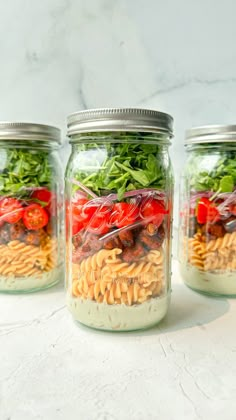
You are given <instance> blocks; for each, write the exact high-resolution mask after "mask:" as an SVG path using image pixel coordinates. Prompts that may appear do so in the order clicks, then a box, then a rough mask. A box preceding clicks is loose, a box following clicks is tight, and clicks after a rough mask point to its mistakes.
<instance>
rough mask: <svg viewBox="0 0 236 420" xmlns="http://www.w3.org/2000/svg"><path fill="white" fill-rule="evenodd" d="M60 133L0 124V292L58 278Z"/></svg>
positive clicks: (28, 288) (26, 289) (45, 283)
mask: <svg viewBox="0 0 236 420" xmlns="http://www.w3.org/2000/svg"><path fill="white" fill-rule="evenodd" d="M59 144H60V130H59V129H57V128H55V127H51V126H47V125H41V124H27V123H0V292H8V293H15V292H33V291H37V290H41V289H45V288H47V287H50V286H52V285H54V284H56V283H57V282H58V281H59V280H60V278H61V276H62V274H63V266H62V260H63V259H62V240H61V229H62V220H63V196H62V193H63V177H62V169H61V165H60V161H59V158H58V148H59Z"/></svg>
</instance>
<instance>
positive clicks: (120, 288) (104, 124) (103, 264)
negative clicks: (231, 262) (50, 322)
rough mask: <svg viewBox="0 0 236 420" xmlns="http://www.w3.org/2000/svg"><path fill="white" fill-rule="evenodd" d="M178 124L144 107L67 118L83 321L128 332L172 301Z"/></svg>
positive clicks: (77, 303) (74, 279) (70, 293)
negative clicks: (173, 141)
mask: <svg viewBox="0 0 236 420" xmlns="http://www.w3.org/2000/svg"><path fill="white" fill-rule="evenodd" d="M172 124H173V120H172V117H171V116H170V115H167V114H164V113H161V112H157V111H150V110H144V109H96V110H87V111H82V112H77V113H75V114H72V115H70V116H69V117H68V136H69V139H70V143H71V145H72V153H71V156H70V159H69V162H68V165H67V169H66V225H67V235H66V237H67V240H66V242H67V253H66V254H67V265H66V267H67V268H66V284H67V305H68V308H69V310H70V312H71V313H72V316H73V318H74V319H75V320H76V321H79V322H81V323H82V324H85V325H87V326H90V327H94V328H98V329H103V330H113V331H126V330H135V329H143V328H147V327H150V326H152V325H154V324H156V323H158V322H159V321H160V320H161V319H162V318H163V317H164V316H165V314H166V312H167V309H168V305H169V301H170V277H171V271H170V259H171V225H172V202H173V201H172V200H173V194H172V193H173V174H172V167H171V163H170V158H169V154H168V148H169V145H170V138H171V137H172Z"/></svg>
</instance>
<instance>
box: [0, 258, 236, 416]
mask: <svg viewBox="0 0 236 420" xmlns="http://www.w3.org/2000/svg"><path fill="white" fill-rule="evenodd" d="M173 273H174V274H173V287H172V290H173V291H172V302H171V307H170V310H169V313H168V315H167V317H166V318H165V320H164V321H163V322H162V323H160V324H159V326H157V327H155V328H152V329H150V330H147V331H144V332H133V333H105V332H99V331H95V330H91V329H88V328H85V327H82V326H79V325H77V324H75V323H74V322H73V321H72V318H71V316H70V314H69V312H68V311H67V309H66V308H65V294H64V290H63V286H62V285H59V286H57V287H54V288H52V289H50V290H47V291H45V292H40V293H35V294H31V295H22V296H19V295H14V296H9V295H0V353H1V364H0V378H1V381H0V418H1V420H26V419H28V420H65V419H68V420H78V419H79V420H156V419H161V420H185V419H186V420H199V419H200V420H206V419H207V420H222V419H224V420H235V413H236V400H235V393H236V381H235V377H236V338H235V317H236V301H235V300H233V299H232V300H230V299H224V298H222V299H220V298H219V299H217V298H208V297H205V296H202V295H200V294H197V293H194V292H192V291H191V290H190V289H188V288H187V287H186V286H184V285H183V284H182V283H181V281H180V278H179V275H178V269H177V264H176V262H174V265H173Z"/></svg>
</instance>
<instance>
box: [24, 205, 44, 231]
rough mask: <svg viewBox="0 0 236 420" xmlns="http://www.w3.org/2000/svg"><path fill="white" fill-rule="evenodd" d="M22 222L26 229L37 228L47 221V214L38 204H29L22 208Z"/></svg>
mask: <svg viewBox="0 0 236 420" xmlns="http://www.w3.org/2000/svg"><path fill="white" fill-rule="evenodd" d="M23 222H24V225H25V227H26V228H27V229H30V230H38V229H41V228H42V227H44V226H46V225H47V223H48V214H47V212H46V211H45V210H44V208H43V207H42V206H40V205H39V204H30V205H29V206H28V207H26V208H25V209H24V214H23Z"/></svg>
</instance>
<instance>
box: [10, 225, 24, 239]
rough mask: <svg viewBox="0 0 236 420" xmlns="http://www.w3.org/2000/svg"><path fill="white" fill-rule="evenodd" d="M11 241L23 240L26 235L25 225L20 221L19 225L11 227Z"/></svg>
mask: <svg viewBox="0 0 236 420" xmlns="http://www.w3.org/2000/svg"><path fill="white" fill-rule="evenodd" d="M9 233H10V240H11V241H15V240H22V239H23V237H24V234H25V227H24V224H23V223H22V222H21V221H19V222H17V223H14V224H11V225H9Z"/></svg>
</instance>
